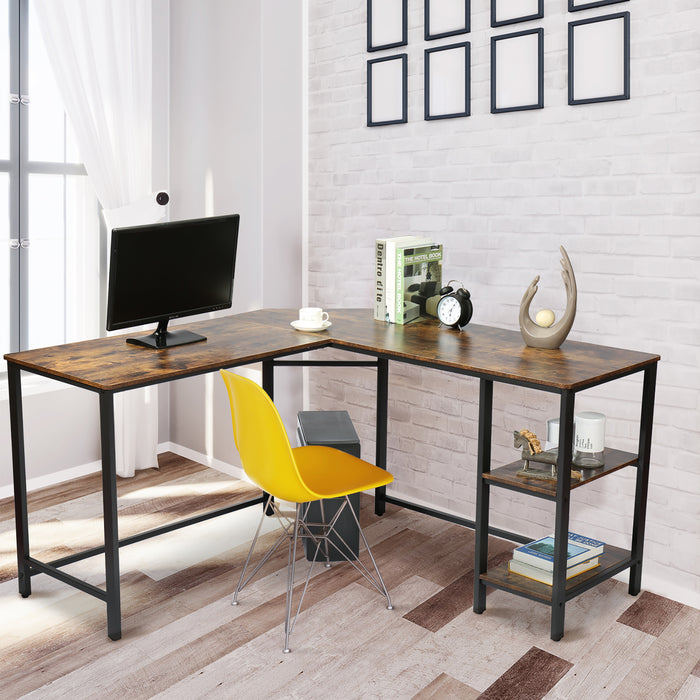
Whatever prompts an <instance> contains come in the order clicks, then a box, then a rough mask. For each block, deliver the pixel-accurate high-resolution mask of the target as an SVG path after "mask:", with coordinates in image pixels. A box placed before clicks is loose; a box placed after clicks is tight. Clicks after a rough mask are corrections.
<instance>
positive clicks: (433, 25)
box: [423, 0, 471, 41]
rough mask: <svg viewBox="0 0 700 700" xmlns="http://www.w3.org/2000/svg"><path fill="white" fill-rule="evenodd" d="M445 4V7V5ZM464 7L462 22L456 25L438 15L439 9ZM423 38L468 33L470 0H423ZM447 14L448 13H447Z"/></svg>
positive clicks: (431, 38)
mask: <svg viewBox="0 0 700 700" xmlns="http://www.w3.org/2000/svg"><path fill="white" fill-rule="evenodd" d="M445 6H447V8H446V7H445ZM460 7H464V23H463V25H461V26H460V25H459V24H458V25H457V26H456V27H454V26H452V28H451V25H450V24H449V22H448V21H447V20H445V19H443V18H441V17H440V16H439V13H440V9H441V8H442V9H443V12H444V11H445V9H452V10H453V11H454V10H458V9H459V8H460ZM423 9H424V13H425V14H424V17H425V22H424V38H425V40H426V41H431V40H433V39H443V38H444V37H448V36H456V35H458V34H468V33H469V32H470V31H471V0H425V2H424V5H423ZM448 14H449V13H448Z"/></svg>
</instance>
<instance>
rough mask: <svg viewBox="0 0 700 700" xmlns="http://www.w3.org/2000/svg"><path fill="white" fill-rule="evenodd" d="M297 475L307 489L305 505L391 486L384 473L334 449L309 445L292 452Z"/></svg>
mask: <svg viewBox="0 0 700 700" xmlns="http://www.w3.org/2000/svg"><path fill="white" fill-rule="evenodd" d="M292 454H293V455H294V461H295V462H296V465H297V469H298V470H299V475H300V476H301V478H302V480H303V482H304V483H305V485H306V486H307V488H308V489H309V497H308V498H307V499H305V500H304V501H300V502H302V503H304V502H307V501H316V500H318V499H319V498H337V497H339V496H347V495H349V494H352V493H357V492H358V491H365V490H368V489H375V488H378V487H379V486H386V485H387V484H389V483H391V482H392V481H393V479H394V477H393V476H392V475H391V474H390V473H389V472H387V471H386V470H384V469H380V468H379V467H376V466H375V465H374V464H370V463H369V462H365V461H364V460H362V459H360V458H359V457H354V456H353V455H350V454H348V453H347V452H342V451H341V450H337V449H335V448H334V447H324V446H322V445H308V446H306V447H295V448H293V449H292Z"/></svg>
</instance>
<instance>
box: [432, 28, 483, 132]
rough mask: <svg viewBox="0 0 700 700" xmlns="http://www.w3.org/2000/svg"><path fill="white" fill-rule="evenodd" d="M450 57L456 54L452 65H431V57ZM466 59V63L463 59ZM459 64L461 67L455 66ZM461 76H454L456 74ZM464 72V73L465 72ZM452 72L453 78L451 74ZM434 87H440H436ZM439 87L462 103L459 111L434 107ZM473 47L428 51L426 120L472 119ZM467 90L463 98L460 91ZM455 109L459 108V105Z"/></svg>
mask: <svg viewBox="0 0 700 700" xmlns="http://www.w3.org/2000/svg"><path fill="white" fill-rule="evenodd" d="M447 54H454V59H455V60H453V61H452V65H449V64H447V63H446V62H444V61H443V62H442V64H441V63H440V62H438V61H435V62H431V57H436V58H437V56H438V55H440V56H441V57H443V56H445V55H447ZM460 54H462V55H463V57H464V58H463V61H464V62H463V63H462V56H460ZM455 64H457V65H455ZM455 68H456V69H457V74H456V75H454V70H455ZM462 71H463V72H462ZM450 72H452V74H450ZM434 84H437V85H436V86H435V85H434ZM433 86H435V87H436V89H437V90H439V91H440V92H441V93H442V94H443V95H447V94H448V93H449V99H450V100H454V99H455V97H456V98H457V100H458V101H459V102H460V104H459V107H458V108H451V107H443V108H442V109H441V108H440V107H439V105H437V104H436V105H434V104H433V100H432V99H431V98H432V94H433V90H432V87H433ZM470 86H471V43H470V42H468V41H464V42H461V43H458V44H449V45H448V46H437V47H435V48H432V49H425V58H424V88H425V89H424V118H425V120H426V121H431V120H434V119H454V118H455V117H468V116H469V115H470V114H471V87H470ZM460 88H463V89H464V94H463V97H462V95H460V91H459V89H460ZM455 107H457V106H456V105H455Z"/></svg>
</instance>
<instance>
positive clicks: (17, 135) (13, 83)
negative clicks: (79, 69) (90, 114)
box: [0, 0, 101, 355]
mask: <svg viewBox="0 0 700 700" xmlns="http://www.w3.org/2000/svg"><path fill="white" fill-rule="evenodd" d="M0 33H2V35H3V36H5V37H8V38H9V41H5V42H2V48H0V92H1V93H2V94H5V95H9V96H10V99H9V101H8V102H7V103H6V104H7V107H5V108H3V109H2V110H0V269H1V270H2V271H3V272H2V274H0V355H1V354H2V353H5V352H13V351H17V350H26V349H29V348H35V347H43V346H47V345H56V344H60V343H64V342H70V341H72V340H79V339H83V338H87V337H94V336H96V335H97V334H98V333H99V317H100V312H99V309H100V306H101V305H100V294H99V290H100V285H99V277H100V275H99V271H100V248H101V246H100V231H101V229H100V215H99V205H98V202H97V199H96V198H95V195H94V192H93V191H92V187H91V185H90V182H89V180H88V178H87V174H86V171H85V167H84V166H83V164H82V163H81V159H80V156H79V154H78V153H77V149H76V146H75V139H74V136H73V133H72V129H71V125H70V123H69V122H68V119H67V118H66V115H65V112H64V110H63V106H62V102H61V96H60V94H59V92H58V89H57V87H56V85H55V82H54V78H53V73H52V70H51V63H50V61H49V58H48V56H47V55H46V50H45V48H44V44H43V40H42V36H41V32H40V30H39V27H38V23H37V22H36V18H35V16H34V8H33V3H32V0H0Z"/></svg>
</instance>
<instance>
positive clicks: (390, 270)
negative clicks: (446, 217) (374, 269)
mask: <svg viewBox="0 0 700 700" xmlns="http://www.w3.org/2000/svg"><path fill="white" fill-rule="evenodd" d="M380 240H381V239H380ZM429 243H431V240H430V238H426V237H425V236H394V237H393V238H385V239H384V320H385V321H390V322H391V323H396V250H397V248H398V247H400V246H404V245H410V246H418V245H426V244H429ZM376 317H377V310H376V308H375V318H376Z"/></svg>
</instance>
